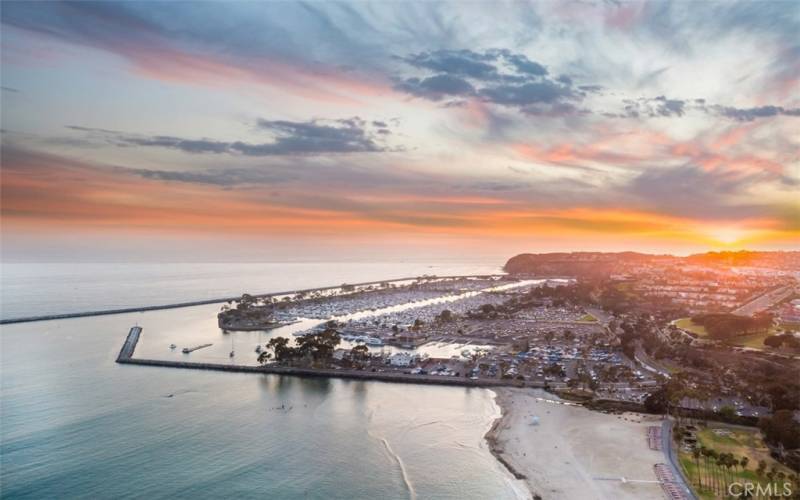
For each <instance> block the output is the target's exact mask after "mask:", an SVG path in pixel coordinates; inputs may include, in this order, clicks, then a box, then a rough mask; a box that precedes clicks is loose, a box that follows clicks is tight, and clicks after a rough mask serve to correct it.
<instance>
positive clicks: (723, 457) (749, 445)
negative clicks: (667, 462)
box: [678, 424, 797, 499]
mask: <svg viewBox="0 0 800 500" xmlns="http://www.w3.org/2000/svg"><path fill="white" fill-rule="evenodd" d="M695 437H696V439H697V445H696V447H695V449H697V450H698V453H693V452H692V451H690V450H688V449H685V448H683V447H680V448H679V451H678V458H679V460H680V463H681V466H682V467H683V469H684V471H685V473H686V475H687V477H688V478H689V481H690V482H691V484H692V487H693V488H694V490H695V492H696V493H697V494H698V497H699V498H701V499H716V498H727V497H726V496H725V495H726V494H727V486H726V485H728V484H731V483H733V482H740V483H744V482H752V483H761V484H763V485H764V486H766V485H767V484H768V483H770V482H773V481H778V482H781V483H782V482H783V481H791V480H792V477H794V479H793V480H794V482H795V484H797V477H796V475H795V474H796V473H795V472H793V471H792V470H791V469H789V468H788V467H786V466H784V465H782V464H781V463H779V462H777V461H776V460H774V459H773V458H772V457H771V456H770V454H769V449H768V448H767V446H766V444H764V441H763V439H762V437H761V432H760V431H759V430H758V429H750V428H746V427H736V426H727V425H723V424H710V425H709V426H708V427H700V428H699V430H698V431H697V432H696V433H695Z"/></svg>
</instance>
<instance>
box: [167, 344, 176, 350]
mask: <svg viewBox="0 0 800 500" xmlns="http://www.w3.org/2000/svg"><path fill="white" fill-rule="evenodd" d="M176 347H178V346H176V345H175V344H170V345H169V348H170V349H175V348H176Z"/></svg>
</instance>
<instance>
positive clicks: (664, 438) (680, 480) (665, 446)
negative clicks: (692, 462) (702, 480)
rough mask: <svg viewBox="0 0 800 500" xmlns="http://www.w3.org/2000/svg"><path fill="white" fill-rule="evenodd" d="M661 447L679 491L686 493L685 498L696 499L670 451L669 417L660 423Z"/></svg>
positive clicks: (670, 432)
mask: <svg viewBox="0 0 800 500" xmlns="http://www.w3.org/2000/svg"><path fill="white" fill-rule="evenodd" d="M661 449H662V450H663V451H664V455H665V456H666V457H667V464H668V465H669V468H670V469H672V474H673V475H674V476H675V480H676V482H677V486H679V487H680V489H681V491H683V493H684V494H685V495H686V498H689V499H691V500H697V496H696V495H695V494H694V492H693V491H692V489H691V488H690V487H689V485H688V482H687V481H686V477H684V475H683V469H681V466H680V465H679V464H678V457H677V456H675V453H674V452H673V451H672V420H669V419H665V420H664V421H663V422H662V423H661Z"/></svg>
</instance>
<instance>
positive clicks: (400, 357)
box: [389, 352, 417, 366]
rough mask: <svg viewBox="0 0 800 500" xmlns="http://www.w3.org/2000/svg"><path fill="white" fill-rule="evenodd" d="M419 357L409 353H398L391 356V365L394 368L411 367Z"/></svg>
mask: <svg viewBox="0 0 800 500" xmlns="http://www.w3.org/2000/svg"><path fill="white" fill-rule="evenodd" d="M416 359H417V357H416V356H415V355H412V354H409V353H407V352H396V353H394V354H392V355H391V356H389V364H390V365H392V366H411V365H412V364H413V363H414V362H415V361H416Z"/></svg>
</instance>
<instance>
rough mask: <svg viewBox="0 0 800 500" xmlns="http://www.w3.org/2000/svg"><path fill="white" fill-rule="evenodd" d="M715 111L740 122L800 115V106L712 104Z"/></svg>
mask: <svg viewBox="0 0 800 500" xmlns="http://www.w3.org/2000/svg"><path fill="white" fill-rule="evenodd" d="M712 109H713V110H714V111H716V112H717V113H719V114H721V115H722V116H725V117H727V118H733V119H734V120H738V121H742V122H750V121H753V120H757V119H759V118H771V117H773V116H781V115H783V116H800V108H790V109H785V108H783V107H782V106H758V107H755V108H732V107H728V106H712Z"/></svg>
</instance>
